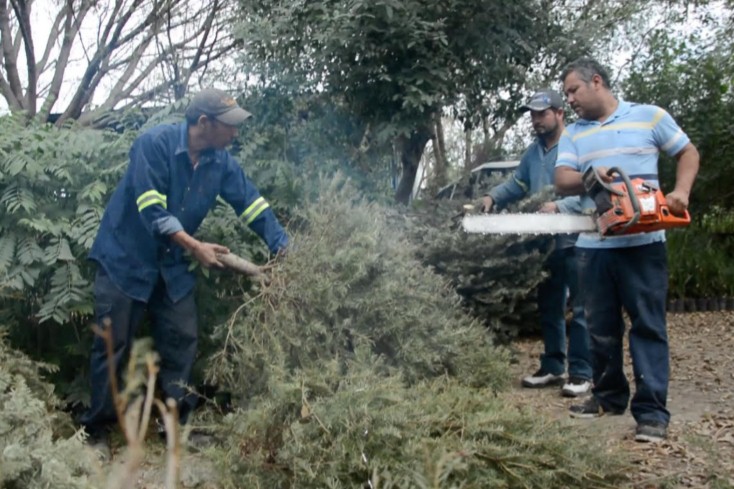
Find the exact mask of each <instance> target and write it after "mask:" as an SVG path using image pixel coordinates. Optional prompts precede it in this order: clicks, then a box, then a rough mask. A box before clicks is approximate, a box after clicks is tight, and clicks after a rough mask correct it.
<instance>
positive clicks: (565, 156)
mask: <svg viewBox="0 0 734 489" xmlns="http://www.w3.org/2000/svg"><path fill="white" fill-rule="evenodd" d="M688 143H690V139H688V136H686V134H685V133H684V132H683V130H682V129H681V128H680V127H678V124H676V122H675V121H674V120H673V118H672V117H671V116H670V114H668V113H667V112H666V111H665V110H664V109H661V108H660V107H656V106H654V105H640V104H633V103H630V102H624V101H622V100H620V101H619V105H618V106H617V110H615V111H614V113H613V114H612V115H610V116H609V117H608V118H607V119H606V120H605V121H604V122H599V121H590V120H586V119H579V120H578V121H577V122H575V123H574V124H571V125H569V126H568V127H567V128H566V130H565V131H564V132H563V135H562V136H561V140H560V141H559V143H558V146H559V154H558V160H557V162H556V165H557V166H567V167H570V168H572V169H573V170H576V171H578V172H581V173H584V172H585V171H586V170H587V169H588V168H589V167H598V166H603V167H607V168H609V167H612V166H616V167H618V168H620V169H621V170H622V171H624V172H625V173H626V174H627V175H628V176H629V177H630V178H635V177H638V178H643V179H645V180H647V181H649V182H650V183H653V184H655V185H658V155H659V153H660V151H665V152H666V153H667V154H669V155H670V156H675V155H676V154H678V153H679V152H680V151H681V150H682V149H683V148H684V147H686V146H687V145H688ZM581 205H582V207H583V209H585V210H589V211H593V210H594V209H595V208H596V206H595V205H594V201H593V200H592V199H591V198H590V197H589V196H587V195H585V196H584V197H583V198H582V200H581ZM659 241H665V231H655V232H651V233H637V234H630V235H625V236H608V237H605V238H604V239H602V238H601V236H599V233H581V235H579V239H578V242H577V244H576V246H578V247H580V248H627V247H631V246H641V245H646V244H650V243H655V242H659Z"/></svg>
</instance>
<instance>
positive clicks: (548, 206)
mask: <svg viewBox="0 0 734 489" xmlns="http://www.w3.org/2000/svg"><path fill="white" fill-rule="evenodd" d="M538 212H540V213H541V214H556V213H557V212H558V204H556V203H555V202H546V203H545V204H543V205H541V206H540V209H538Z"/></svg>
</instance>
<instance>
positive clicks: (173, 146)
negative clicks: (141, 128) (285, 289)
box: [89, 122, 288, 302]
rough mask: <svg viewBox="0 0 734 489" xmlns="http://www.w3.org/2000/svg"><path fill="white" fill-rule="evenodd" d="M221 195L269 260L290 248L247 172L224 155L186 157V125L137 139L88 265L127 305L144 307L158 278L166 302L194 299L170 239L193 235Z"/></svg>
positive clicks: (189, 274)
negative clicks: (126, 298)
mask: <svg viewBox="0 0 734 489" xmlns="http://www.w3.org/2000/svg"><path fill="white" fill-rule="evenodd" d="M217 196H221V197H222V199H224V200H225V201H226V202H227V203H228V204H230V205H231V206H232V208H234V210H235V212H236V213H237V215H238V216H240V217H241V218H242V219H243V220H245V222H246V224H247V225H248V226H249V227H250V229H252V230H253V231H255V233H257V234H258V235H259V236H260V238H262V239H263V241H265V243H266V244H267V245H268V248H269V249H270V251H271V252H272V253H276V252H277V251H278V250H280V249H282V248H285V246H287V244H288V237H287V236H286V233H285V231H284V230H283V227H282V226H281V225H280V223H279V222H278V220H277V218H276V217H275V214H274V213H273V211H272V209H270V206H269V204H268V203H267V202H266V201H265V199H263V198H262V197H261V196H260V193H259V192H258V190H257V189H256V188H255V186H254V185H253V184H252V183H251V182H250V181H249V180H248V179H247V177H246V176H245V173H244V171H243V170H242V168H240V166H239V165H238V164H237V162H236V161H235V160H234V158H232V156H231V155H230V154H229V153H228V152H227V151H225V150H209V151H206V152H203V153H202V154H201V159H200V162H199V164H198V165H197V167H196V168H194V167H193V165H192V164H191V159H190V158H189V152H188V125H187V124H186V123H185V122H184V123H179V124H169V125H160V126H157V127H154V128H152V129H150V130H148V131H146V132H145V133H143V134H142V135H140V136H139V137H138V138H137V139H136V140H135V142H134V143H133V146H132V149H131V150H130V165H129V166H128V168H127V171H126V172H125V175H124V177H123V178H122V180H121V181H120V183H119V185H118V186H117V189H116V190H115V192H114V193H113V195H112V198H111V200H110V203H109V204H108V206H107V208H106V209H105V213H104V216H103V217H102V222H101V224H100V227H99V231H98V232H97V237H96V239H95V241H94V244H93V245H92V250H91V252H90V255H89V259H90V260H93V261H95V262H97V263H98V264H99V265H100V266H102V267H103V268H104V270H105V271H106V272H107V274H108V275H109V277H110V279H111V280H112V281H113V283H114V284H115V285H117V286H118V287H119V288H120V289H121V290H122V291H123V292H124V293H125V294H126V295H128V296H129V297H131V298H132V299H135V300H139V301H143V302H147V301H148V299H149V298H150V296H151V294H152V292H153V288H154V287H155V285H156V283H157V281H158V279H159V277H162V278H163V280H164V281H165V284H166V290H167V292H168V296H169V298H170V299H171V300H172V301H173V302H178V301H179V300H181V299H182V298H184V297H185V296H186V295H188V294H189V292H191V290H192V289H193V288H194V284H195V276H194V274H193V272H191V271H189V262H188V260H187V259H186V258H185V257H184V249H183V248H182V247H181V246H179V245H178V244H176V243H175V242H174V241H173V240H171V239H170V235H172V234H174V233H176V232H178V231H181V230H183V231H186V232H187V233H188V234H190V235H193V234H194V233H195V232H196V230H197V229H198V228H199V226H200V225H201V222H202V221H203V220H204V217H206V215H207V213H208V212H209V210H210V209H211V208H212V207H213V206H214V205H215V202H216V199H217Z"/></svg>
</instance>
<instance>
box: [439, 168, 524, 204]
mask: <svg viewBox="0 0 734 489" xmlns="http://www.w3.org/2000/svg"><path fill="white" fill-rule="evenodd" d="M519 165H520V160H504V161H491V162H489V163H482V164H481V165H479V166H477V167H476V168H474V169H473V170H472V171H471V173H470V174H469V181H468V185H466V183H467V182H465V181H464V179H462V180H460V181H457V182H453V183H450V184H448V185H446V186H445V187H443V188H442V189H440V190H439V191H438V193H437V194H436V198H437V199H449V200H451V199H453V198H462V199H473V198H476V197H478V195H477V189H478V188H479V187H480V186H481V185H482V184H483V183H485V182H487V181H488V180H489V179H492V178H495V177H497V176H500V177H506V176H508V175H509V174H510V173H512V172H513V171H514V170H515V168H517V167H518V166H519Z"/></svg>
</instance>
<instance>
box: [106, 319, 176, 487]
mask: <svg viewBox="0 0 734 489" xmlns="http://www.w3.org/2000/svg"><path fill="white" fill-rule="evenodd" d="M103 323H104V329H102V328H100V327H99V326H97V325H93V326H92V329H93V330H94V332H95V334H97V335H99V336H100V337H101V338H102V339H103V341H104V342H105V346H106V349H107V368H108V374H109V379H110V391H111V394H112V399H113V402H114V405H115V411H116V414H117V418H118V423H119V425H120V428H121V430H122V433H123V434H124V436H125V440H126V442H127V452H126V453H127V459H126V460H125V463H124V464H123V465H122V466H118V467H117V468H116V469H115V470H114V471H113V472H112V473H110V475H109V478H108V480H107V484H106V487H105V489H126V488H130V487H135V482H136V478H137V474H138V471H139V469H140V466H141V464H142V463H143V460H144V457H145V437H146V434H147V431H148V426H149V425H150V416H151V413H152V410H153V404H155V405H156V407H157V408H158V410H159V411H160V415H161V418H162V419H163V423H164V425H165V428H166V438H167V456H166V486H165V487H166V489H176V488H177V487H178V479H179V471H180V466H181V464H180V459H181V449H180V443H179V427H178V409H177V406H176V402H175V401H174V400H173V399H168V400H167V401H166V403H165V404H164V403H163V402H162V401H160V400H159V399H155V384H156V378H157V376H158V372H159V370H160V369H159V367H158V364H157V357H156V355H155V353H153V352H148V353H147V354H146V355H145V367H146V372H147V378H146V391H145V395H143V396H138V397H136V398H135V400H133V401H132V402H128V399H127V394H126V395H123V394H121V392H120V389H119V386H118V383H117V372H116V369H115V365H114V344H113V341H112V328H111V326H112V325H111V322H110V320H109V318H106V319H105V320H104V321H103ZM130 363H134V362H132V361H131V362H130Z"/></svg>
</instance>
